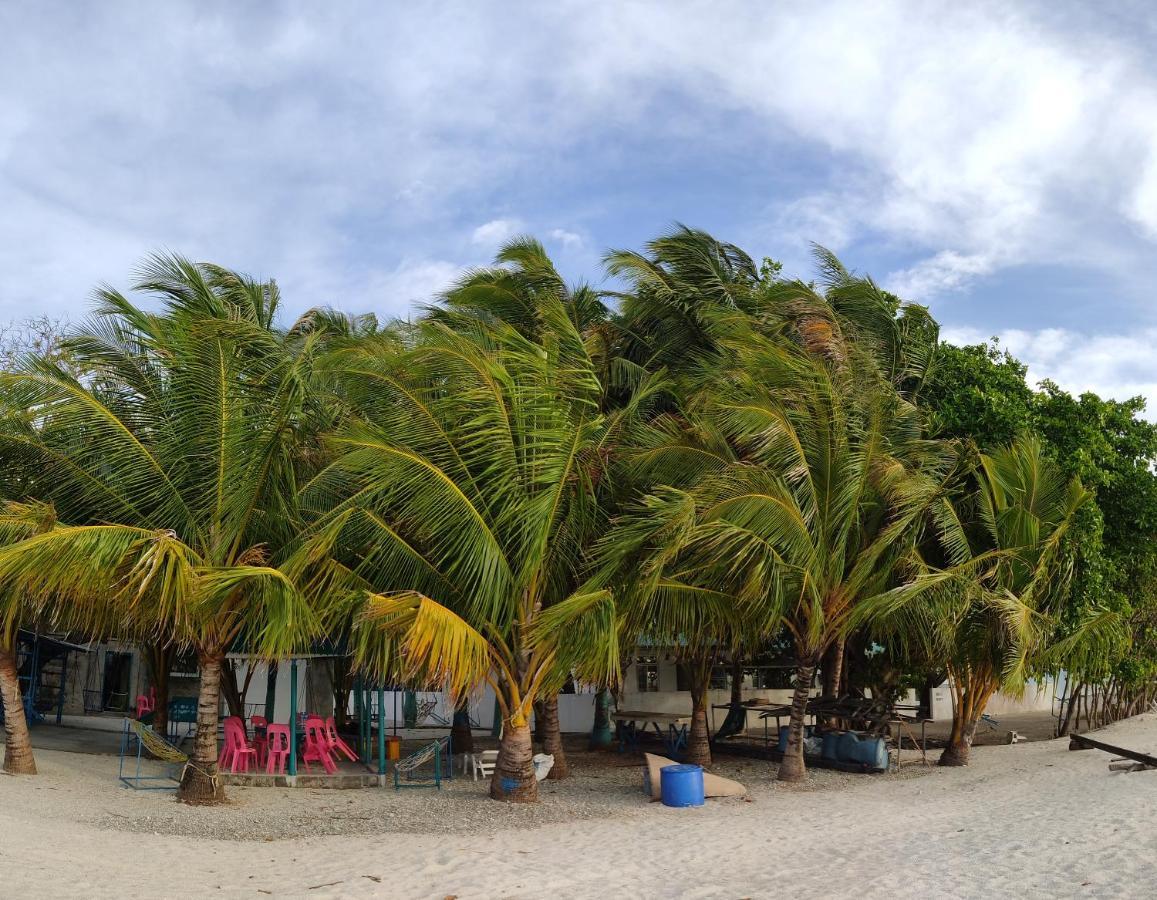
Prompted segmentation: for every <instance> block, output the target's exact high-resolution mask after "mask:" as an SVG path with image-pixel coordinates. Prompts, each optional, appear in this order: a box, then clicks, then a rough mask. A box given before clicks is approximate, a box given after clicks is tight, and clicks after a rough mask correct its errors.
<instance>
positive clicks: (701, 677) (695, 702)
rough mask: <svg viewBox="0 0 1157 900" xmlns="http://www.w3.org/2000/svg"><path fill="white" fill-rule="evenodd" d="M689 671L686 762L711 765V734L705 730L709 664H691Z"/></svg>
mask: <svg viewBox="0 0 1157 900" xmlns="http://www.w3.org/2000/svg"><path fill="white" fill-rule="evenodd" d="M688 668H689V669H690V670H691V733H690V734H689V735H688V737H687V762H689V763H694V764H695V765H697V766H709V765H711V734H710V732H709V730H708V728H707V685H708V683H709V681H710V676H709V673H710V671H711V664H710V663H708V664H707V665H701V664H693V665H691V666H689V667H688Z"/></svg>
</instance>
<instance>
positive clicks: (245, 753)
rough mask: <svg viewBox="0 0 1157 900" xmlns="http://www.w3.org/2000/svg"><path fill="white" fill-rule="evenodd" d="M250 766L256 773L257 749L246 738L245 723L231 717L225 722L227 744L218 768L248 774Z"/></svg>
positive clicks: (218, 759) (218, 762)
mask: <svg viewBox="0 0 1157 900" xmlns="http://www.w3.org/2000/svg"><path fill="white" fill-rule="evenodd" d="M250 764H252V766H253V770H254V771H256V770H257V748H256V747H254V746H253V745H252V744H250V743H249V739H248V738H247V737H246V736H245V723H244V722H243V721H242V720H241V719H239V718H238V717H236V716H229V717H228V718H227V719H226V720H225V744H224V746H222V748H221V754H220V756H218V758H217V767H218V768H219V769H225V768H228V769H229V770H230V771H231V772H233V773H237V772H248V771H249V767H250Z"/></svg>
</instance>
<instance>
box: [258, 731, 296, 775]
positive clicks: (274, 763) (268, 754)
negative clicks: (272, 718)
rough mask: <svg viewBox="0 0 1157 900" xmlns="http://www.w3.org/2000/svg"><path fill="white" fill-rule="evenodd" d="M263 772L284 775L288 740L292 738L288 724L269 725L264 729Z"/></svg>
mask: <svg viewBox="0 0 1157 900" xmlns="http://www.w3.org/2000/svg"><path fill="white" fill-rule="evenodd" d="M265 738H266V742H267V743H266V745H265V774H267V775H284V774H285V766H286V764H287V763H288V761H289V742H290V741H291V740H292V738H291V737H290V734H289V726H288V725H270V726H269V727H268V728H266V730H265Z"/></svg>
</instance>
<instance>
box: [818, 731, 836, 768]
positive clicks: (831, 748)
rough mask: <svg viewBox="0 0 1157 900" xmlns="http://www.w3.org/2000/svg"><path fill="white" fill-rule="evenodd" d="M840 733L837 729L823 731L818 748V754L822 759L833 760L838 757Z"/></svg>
mask: <svg viewBox="0 0 1157 900" xmlns="http://www.w3.org/2000/svg"><path fill="white" fill-rule="evenodd" d="M840 734H841V732H839V731H825V732H824V737H823V744H822V745H821V749H820V756H822V757H823V758H824V759H828V760H831V761H832V762H835V761H836V760H837V759H839V758H840Z"/></svg>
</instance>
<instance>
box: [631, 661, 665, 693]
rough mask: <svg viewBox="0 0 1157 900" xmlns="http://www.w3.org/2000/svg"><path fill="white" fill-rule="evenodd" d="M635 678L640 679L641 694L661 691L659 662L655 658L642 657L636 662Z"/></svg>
mask: <svg viewBox="0 0 1157 900" xmlns="http://www.w3.org/2000/svg"><path fill="white" fill-rule="evenodd" d="M635 677H636V678H638V685H639V693H640V694H651V693H655V692H657V691H658V690H659V660H658V659H656V658H655V657H653V656H640V657H639V658H638V659H637V660H635Z"/></svg>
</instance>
